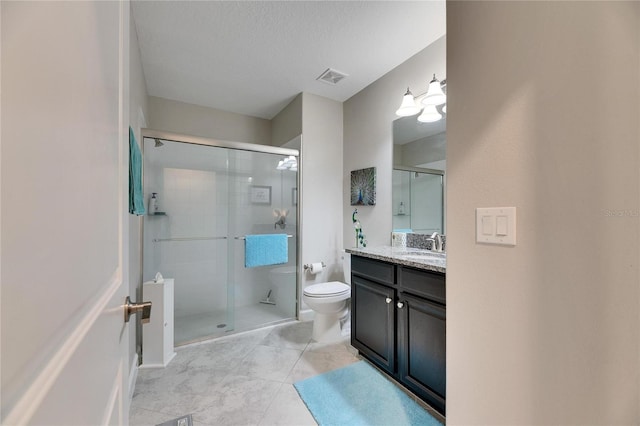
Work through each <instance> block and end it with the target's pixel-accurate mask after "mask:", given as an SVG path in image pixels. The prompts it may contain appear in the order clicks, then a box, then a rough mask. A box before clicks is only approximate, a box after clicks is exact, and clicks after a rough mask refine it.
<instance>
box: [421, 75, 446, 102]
mask: <svg viewBox="0 0 640 426" xmlns="http://www.w3.org/2000/svg"><path fill="white" fill-rule="evenodd" d="M445 102H447V96H446V95H445V94H444V92H443V91H442V86H441V83H440V81H439V80H438V79H437V78H436V75H435V74H433V79H432V80H431V82H430V83H429V89H428V90H427V95H426V96H425V97H424V99H423V100H422V104H423V105H442V104H443V103H445Z"/></svg>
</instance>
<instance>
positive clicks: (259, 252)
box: [244, 234, 289, 268]
mask: <svg viewBox="0 0 640 426" xmlns="http://www.w3.org/2000/svg"><path fill="white" fill-rule="evenodd" d="M287 239H288V238H287V234H262V235H247V236H245V242H244V267H245V268H253V267H254V266H266V265H279V264H281V263H287V262H288V261H289V247H288V241H287Z"/></svg>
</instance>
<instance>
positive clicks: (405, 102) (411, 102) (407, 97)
mask: <svg viewBox="0 0 640 426" xmlns="http://www.w3.org/2000/svg"><path fill="white" fill-rule="evenodd" d="M421 109H422V108H420V107H419V106H418V104H416V98H414V97H413V93H411V90H409V88H408V87H407V93H405V94H404V96H403V97H402V104H400V108H398V110H397V111H396V115H397V116H399V117H409V116H411V115H416V114H417V113H419V112H420V110H421Z"/></svg>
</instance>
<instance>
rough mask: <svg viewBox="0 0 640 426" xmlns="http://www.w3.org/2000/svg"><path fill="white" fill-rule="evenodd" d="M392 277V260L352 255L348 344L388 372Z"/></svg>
mask: <svg viewBox="0 0 640 426" xmlns="http://www.w3.org/2000/svg"><path fill="white" fill-rule="evenodd" d="M354 268H355V269H354ZM394 281H395V266H394V265H393V264H390V263H384V262H379V261H377V260H371V259H366V258H362V257H355V256H352V257H351V344H352V346H353V347H355V348H357V349H358V350H359V351H360V353H361V354H363V355H365V356H366V357H367V358H368V359H369V360H371V361H372V362H374V363H375V364H376V365H378V366H379V367H380V368H381V369H383V370H385V371H387V372H389V373H391V374H393V372H394V370H395V362H396V328H397V327H396V313H395V307H394V301H395V300H396V298H397V297H396V290H395V289H394Z"/></svg>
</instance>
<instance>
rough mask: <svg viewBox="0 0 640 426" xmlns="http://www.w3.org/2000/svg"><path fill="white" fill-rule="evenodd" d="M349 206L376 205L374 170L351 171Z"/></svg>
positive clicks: (373, 168)
mask: <svg viewBox="0 0 640 426" xmlns="http://www.w3.org/2000/svg"><path fill="white" fill-rule="evenodd" d="M351 205H352V206H375V205H376V168H375V167H369V168H367V169H360V170H353V171H352V172H351Z"/></svg>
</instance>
